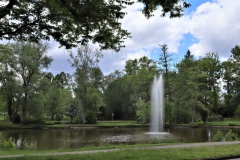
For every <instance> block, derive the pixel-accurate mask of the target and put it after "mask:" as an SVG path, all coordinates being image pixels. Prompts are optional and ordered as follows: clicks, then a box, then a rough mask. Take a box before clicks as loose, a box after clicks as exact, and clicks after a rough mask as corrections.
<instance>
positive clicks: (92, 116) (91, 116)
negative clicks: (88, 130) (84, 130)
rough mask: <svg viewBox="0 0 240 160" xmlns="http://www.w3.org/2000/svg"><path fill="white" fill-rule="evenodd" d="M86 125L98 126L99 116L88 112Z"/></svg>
mask: <svg viewBox="0 0 240 160" xmlns="http://www.w3.org/2000/svg"><path fill="white" fill-rule="evenodd" d="M86 123H88V124H96V123H97V115H96V113H94V112H93V111H88V112H87V115H86Z"/></svg>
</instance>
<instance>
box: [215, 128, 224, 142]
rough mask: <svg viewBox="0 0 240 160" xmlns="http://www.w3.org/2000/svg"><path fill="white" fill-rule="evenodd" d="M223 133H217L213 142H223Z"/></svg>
mask: <svg viewBox="0 0 240 160" xmlns="http://www.w3.org/2000/svg"><path fill="white" fill-rule="evenodd" d="M223 140H224V139H223V133H222V132H221V131H219V130H218V131H217V133H216V134H215V135H214V136H213V139H212V141H213V142H220V141H223Z"/></svg>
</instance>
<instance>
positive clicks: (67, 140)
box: [62, 138, 71, 149]
mask: <svg viewBox="0 0 240 160" xmlns="http://www.w3.org/2000/svg"><path fill="white" fill-rule="evenodd" d="M70 145H71V140H70V138H68V139H66V140H64V141H63V147H62V149H69V148H70Z"/></svg>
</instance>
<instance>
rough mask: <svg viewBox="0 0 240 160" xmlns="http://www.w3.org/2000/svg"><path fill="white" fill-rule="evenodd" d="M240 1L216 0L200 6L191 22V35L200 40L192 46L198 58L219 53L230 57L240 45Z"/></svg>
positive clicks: (221, 55)
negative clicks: (209, 53)
mask: <svg viewBox="0 0 240 160" xmlns="http://www.w3.org/2000/svg"><path fill="white" fill-rule="evenodd" d="M239 6H240V1H239V0H228V1H226V0H216V1H214V2H213V3H210V2H207V3H204V4H202V5H200V6H199V7H198V8H197V10H196V11H195V12H193V13H192V15H191V17H192V19H191V20H190V21H189V25H190V33H191V34H193V35H194V36H195V37H196V38H197V39H198V40H199V42H198V43H194V44H193V45H192V46H190V50H191V51H192V53H193V54H195V55H197V56H201V55H204V54H206V53H208V52H218V54H219V55H220V57H222V58H226V57H229V55H230V53H231V52H230V51H231V48H233V47H234V46H235V45H236V44H240V39H239V34H240V33H239V32H240V17H239V16H238V15H240V10H239Z"/></svg>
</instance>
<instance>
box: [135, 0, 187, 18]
mask: <svg viewBox="0 0 240 160" xmlns="http://www.w3.org/2000/svg"><path fill="white" fill-rule="evenodd" d="M138 2H141V3H143V4H144V8H143V10H142V12H143V14H144V15H145V16H146V17H147V18H150V17H151V16H153V14H152V13H153V12H154V11H155V10H157V9H158V8H159V7H160V8H161V9H162V14H161V16H162V17H165V16H166V15H169V17H170V18H175V17H181V16H182V15H183V11H184V9H185V8H189V7H190V6H191V4H189V3H187V2H185V0H183V3H179V0H171V1H169V0H138Z"/></svg>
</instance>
